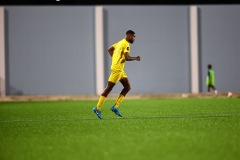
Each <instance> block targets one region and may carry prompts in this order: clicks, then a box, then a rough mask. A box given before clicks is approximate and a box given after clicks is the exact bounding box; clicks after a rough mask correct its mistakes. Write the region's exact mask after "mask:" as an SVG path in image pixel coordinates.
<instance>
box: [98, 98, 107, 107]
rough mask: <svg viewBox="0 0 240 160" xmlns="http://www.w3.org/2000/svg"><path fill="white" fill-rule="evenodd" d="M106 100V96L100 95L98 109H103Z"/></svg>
mask: <svg viewBox="0 0 240 160" xmlns="http://www.w3.org/2000/svg"><path fill="white" fill-rule="evenodd" d="M105 100H106V97H104V96H100V98H99V100H98V103H97V109H98V110H101V108H102V105H103V103H104V102H105Z"/></svg>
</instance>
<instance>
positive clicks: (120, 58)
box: [111, 38, 130, 71]
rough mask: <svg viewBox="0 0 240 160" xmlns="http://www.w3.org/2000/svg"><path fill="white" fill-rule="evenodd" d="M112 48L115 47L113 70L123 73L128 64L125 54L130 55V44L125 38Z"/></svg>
mask: <svg viewBox="0 0 240 160" xmlns="http://www.w3.org/2000/svg"><path fill="white" fill-rule="evenodd" d="M112 46H113V47H114V51H113V55H112V65H111V69H112V70H120V71H123V70H124V66H125V62H126V60H125V56H124V53H126V52H128V54H129V53H130V44H129V42H128V41H127V40H126V39H125V38H123V39H122V40H120V41H118V42H117V43H114V44H113V45H112Z"/></svg>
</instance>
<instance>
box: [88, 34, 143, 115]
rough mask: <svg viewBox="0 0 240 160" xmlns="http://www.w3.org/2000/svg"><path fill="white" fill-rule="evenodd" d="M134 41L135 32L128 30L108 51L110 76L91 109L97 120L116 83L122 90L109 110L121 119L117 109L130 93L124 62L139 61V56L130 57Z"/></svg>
mask: <svg viewBox="0 0 240 160" xmlns="http://www.w3.org/2000/svg"><path fill="white" fill-rule="evenodd" d="M134 41H135V32H134V31H132V30H128V31H127V32H126V36H125V38H123V39H121V40H120V41H118V42H117V43H115V44H113V45H112V46H111V47H110V48H109V49H108V53H109V54H110V56H111V57H112V64H111V74H110V76H109V78H108V83H107V86H106V88H105V89H104V91H103V93H102V94H101V96H100V97H99V100H98V103H97V106H96V107H94V108H93V112H94V113H95V114H96V115H97V116H98V118H99V119H102V116H101V108H102V105H103V103H104V102H105V100H106V98H107V96H108V94H109V93H110V92H111V90H112V89H113V87H114V86H115V84H116V83H117V82H119V81H120V82H121V84H122V85H123V89H122V91H121V93H120V94H119V95H118V97H117V100H116V102H115V104H114V105H113V106H112V107H111V110H112V111H113V112H114V113H115V114H116V115H118V116H120V117H122V114H121V113H120V111H119V109H118V107H119V105H120V103H121V102H122V101H123V99H124V97H125V96H126V94H127V93H128V92H129V91H130V89H131V87H130V83H129V80H128V77H127V74H126V73H125V72H124V66H125V62H126V61H134V60H136V61H140V56H137V57H131V56H130V55H129V54H130V43H131V44H132V43H133V42H134Z"/></svg>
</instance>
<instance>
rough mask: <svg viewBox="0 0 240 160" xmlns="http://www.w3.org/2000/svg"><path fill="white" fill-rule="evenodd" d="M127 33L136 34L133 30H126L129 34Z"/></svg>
mask: <svg viewBox="0 0 240 160" xmlns="http://www.w3.org/2000/svg"><path fill="white" fill-rule="evenodd" d="M127 34H135V32H134V31H132V30H128V31H127V32H126V35H127Z"/></svg>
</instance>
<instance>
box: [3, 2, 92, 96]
mask: <svg viewBox="0 0 240 160" xmlns="http://www.w3.org/2000/svg"><path fill="white" fill-rule="evenodd" d="M5 10H6V13H7V14H6V22H7V24H6V25H7V26H8V29H7V38H6V39H7V48H8V50H7V53H6V54H7V74H8V76H7V78H8V85H7V93H8V94H9V95H12V94H23V95H25V94H31V95H35V94H36V95H39V94H93V93H94V92H95V85H94V84H95V73H94V46H93V42H94V32H93V30H94V24H93V23H94V8H93V7H86V6H85V7H74V6H70V7H66V6H64V7H61V6H60V7H57V6H7V7H5Z"/></svg>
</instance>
